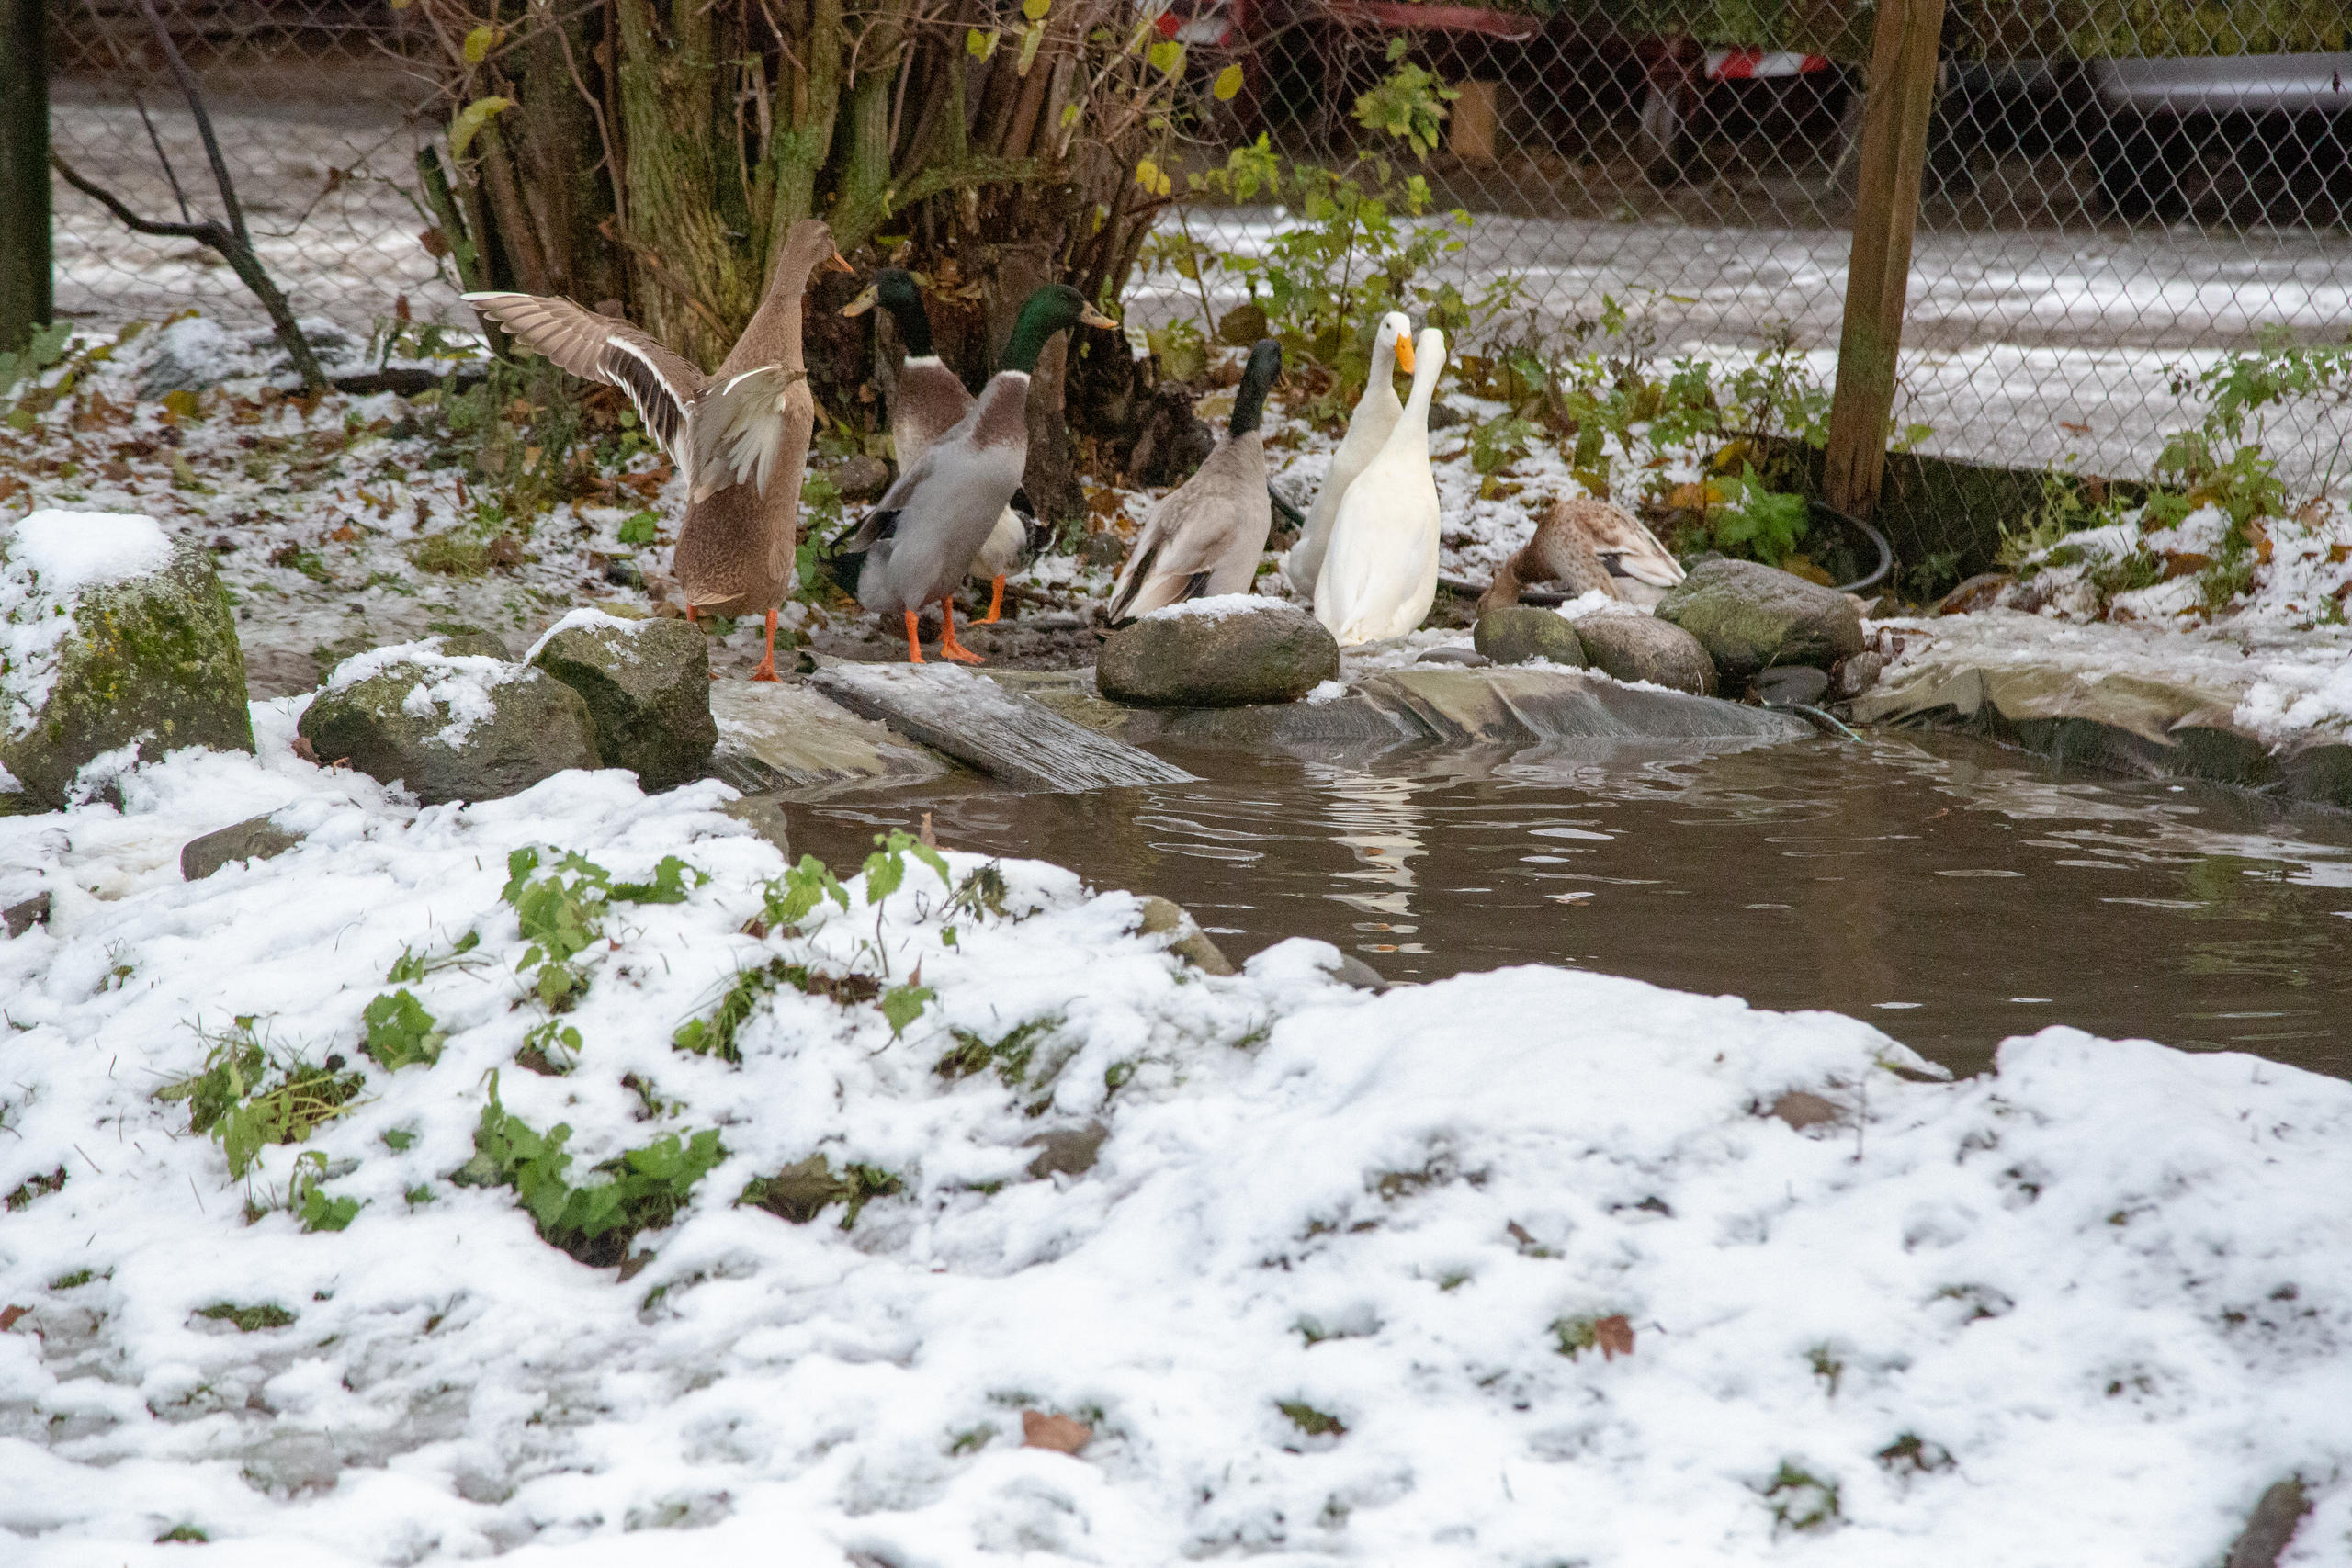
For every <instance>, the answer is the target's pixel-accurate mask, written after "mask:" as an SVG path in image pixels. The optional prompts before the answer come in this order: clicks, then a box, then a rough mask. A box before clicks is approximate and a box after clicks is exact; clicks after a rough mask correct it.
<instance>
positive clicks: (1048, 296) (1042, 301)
mask: <svg viewBox="0 0 2352 1568" xmlns="http://www.w3.org/2000/svg"><path fill="white" fill-rule="evenodd" d="M1073 319H1074V318H1073V317H1072V316H1071V314H1070V312H1069V310H1067V309H1065V308H1064V306H1063V303H1062V301H1061V300H1060V299H1057V298H1056V297H1055V296H1054V294H1053V293H1052V292H1051V291H1050V290H1046V289H1040V290H1038V292H1037V293H1036V294H1035V296H1033V297H1032V298H1031V299H1030V301H1029V303H1028V304H1026V305H1024V306H1023V307H1022V309H1021V319H1020V320H1018V321H1015V322H1013V323H1012V341H1011V342H1009V343H1007V344H1005V345H1004V360H1003V363H1002V365H1001V367H1000V368H1001V369H1004V370H1018V371H1020V372H1021V373H1022V374H1023V375H1024V376H1033V375H1035V374H1036V371H1037V356H1038V355H1041V354H1043V353H1045V352H1046V344H1047V343H1048V342H1049V341H1051V339H1052V338H1053V335H1054V334H1055V333H1057V332H1060V331H1061V330H1063V329H1064V328H1065V327H1067V326H1069V324H1070V321H1072V320H1073Z"/></svg>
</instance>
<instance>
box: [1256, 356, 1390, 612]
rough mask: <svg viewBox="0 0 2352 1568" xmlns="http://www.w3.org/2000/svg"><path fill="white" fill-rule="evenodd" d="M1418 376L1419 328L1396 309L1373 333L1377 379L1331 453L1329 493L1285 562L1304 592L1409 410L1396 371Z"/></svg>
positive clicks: (1321, 496)
mask: <svg viewBox="0 0 2352 1568" xmlns="http://www.w3.org/2000/svg"><path fill="white" fill-rule="evenodd" d="M1399 370H1402V371H1404V372H1405V374H1407V375H1408V376H1409V375H1411V374H1412V373H1413V323H1412V322H1411V321H1408V320H1406V319H1405V313H1404V312H1403V311H1402V310H1391V311H1389V312H1388V314H1386V315H1385V316H1383V317H1381V318H1380V326H1379V328H1378V330H1376V331H1375V332H1374V333H1373V334H1372V378H1371V379H1370V380H1368V381H1366V382H1365V383H1364V388H1363V396H1362V397H1360V398H1358V399H1357V400H1356V408H1355V412H1353V413H1351V414H1350V415H1349V416H1348V432H1347V434H1345V435H1342V436H1341V437H1340V447H1339V450H1338V451H1336V452H1333V453H1332V454H1331V466H1330V467H1329V468H1327V469H1325V470H1324V473H1323V488H1322V489H1321V490H1318V491H1316V492H1315V503H1314V504H1313V505H1312V506H1310V507H1308V508H1307V509H1306V524H1305V525H1304V526H1302V527H1301V528H1300V529H1299V531H1298V542H1297V543H1296V544H1295V545H1293V546H1291V547H1290V551H1289V553H1288V554H1286V555H1284V556H1283V576H1284V577H1287V578H1288V579H1290V585H1291V586H1292V587H1293V588H1295V589H1296V590H1297V591H1298V592H1301V593H1304V594H1308V595H1310V596H1311V595H1312V594H1313V593H1314V592H1315V579H1316V577H1317V575H1318V574H1320V573H1321V571H1322V570H1323V552H1324V551H1326V550H1328V549H1329V548H1330V547H1331V525H1332V523H1333V522H1334V521H1336V520H1337V519H1338V517H1339V515H1340V500H1341V499H1342V498H1343V497H1345V496H1346V494H1347V493H1348V487H1349V486H1350V485H1351V484H1353V483H1355V480H1356V476H1357V475H1358V474H1361V473H1363V466H1364V465H1365V464H1366V463H1369V462H1371V461H1372V457H1373V454H1374V453H1375V452H1377V451H1379V450H1380V448H1381V446H1383V445H1384V444H1385V443H1386V441H1387V440H1388V435H1389V433H1390V432H1391V431H1393V430H1395V429H1396V428H1397V419H1398V418H1399V417H1400V416H1402V415H1403V413H1404V412H1405V405H1404V404H1403V403H1400V402H1398V401H1397V371H1399Z"/></svg>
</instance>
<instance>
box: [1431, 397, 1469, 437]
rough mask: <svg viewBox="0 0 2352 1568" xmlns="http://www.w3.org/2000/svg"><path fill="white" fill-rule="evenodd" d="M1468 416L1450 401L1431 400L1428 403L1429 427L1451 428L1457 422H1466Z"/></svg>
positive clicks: (1438, 428)
mask: <svg viewBox="0 0 2352 1568" xmlns="http://www.w3.org/2000/svg"><path fill="white" fill-rule="evenodd" d="M1469 422H1470V416H1469V415H1468V414H1466V413H1464V412H1462V411H1461V410H1460V409H1458V408H1455V407H1454V406H1453V404H1452V403H1449V402H1443V401H1437V400H1433V401H1431V402H1430V429H1431V430H1452V429H1453V427H1454V426H1455V425H1457V424H1467V423H1469Z"/></svg>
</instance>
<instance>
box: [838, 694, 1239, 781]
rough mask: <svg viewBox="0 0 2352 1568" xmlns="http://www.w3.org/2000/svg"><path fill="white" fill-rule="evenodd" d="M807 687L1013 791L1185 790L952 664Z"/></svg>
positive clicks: (1154, 768)
mask: <svg viewBox="0 0 2352 1568" xmlns="http://www.w3.org/2000/svg"><path fill="white" fill-rule="evenodd" d="M809 685H811V686H813V687H815V688H816V689H817V690H818V691H820V692H822V693H823V694H825V695H827V696H829V697H831V698H832V700H833V701H835V702H837V703H839V704H841V705H842V706H843V707H845V708H847V709H849V710H850V711H851V712H852V713H854V714H861V715H863V716H865V717H867V718H875V719H880V720H881V721H882V722H883V723H884V724H887V725H888V726H889V727H890V728H892V729H895V730H897V731H898V732H899V734H901V735H903V736H905V737H906V738H907V739H910V740H912V741H915V742H916V743H918V744H919V745H923V746H928V747H930V748H931V749H932V750H934V751H938V752H943V753H944V754H945V755H947V756H950V757H953V758H955V759H956V761H959V762H962V763H964V764H965V765H966V766H967V767H971V768H976V769H978V771H979V772H981V773H987V774H988V775H989V776H990V777H991V778H994V779H996V780H998V781H1000V782H1001V783H1003V784H1010V785H1012V787H1013V788H1015V789H1025V790H1044V791H1055V792H1064V791H1078V790H1090V789H1116V788H1119V787H1122V786H1125V785H1133V784H1189V783H1191V782H1193V775H1192V774H1191V773H1186V772H1185V771H1184V770H1183V769H1182V768H1179V767H1176V766H1174V765H1172V764H1170V763H1168V762H1163V761H1160V760H1159V758H1157V757H1155V756H1153V755H1152V754H1151V753H1150V752H1148V751H1143V750H1136V748H1135V747H1133V746H1130V745H1128V744H1127V743H1126V742H1125V741H1123V740H1114V739H1112V738H1111V737H1109V736H1107V735H1102V734H1098V733H1097V732H1095V731H1094V730H1091V729H1089V728H1086V727H1085V726H1083V725H1080V724H1073V723H1071V722H1070V721H1069V719H1067V718H1064V717H1063V716H1061V715H1059V714H1057V713H1055V712H1053V711H1052V710H1051V709H1049V708H1047V707H1046V706H1045V705H1042V704H1040V703H1035V702H1032V701H1030V700H1029V699H1028V698H1027V697H1023V696H1017V695H1015V694H1012V693H1011V692H1008V691H1006V690H1005V689H1004V688H1002V687H1001V686H999V685H998V684H997V683H996V682H993V681H991V680H989V678H988V677H987V676H985V675H975V674H973V673H972V672H971V671H968V670H961V669H958V668H956V666H954V665H952V664H852V663H848V662H835V663H829V664H827V665H825V666H824V667H823V668H822V669H820V670H819V671H817V673H816V674H814V675H812V676H810V677H809Z"/></svg>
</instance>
